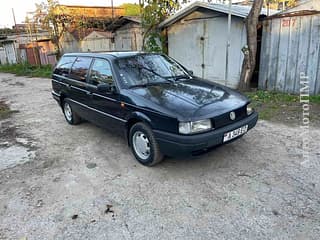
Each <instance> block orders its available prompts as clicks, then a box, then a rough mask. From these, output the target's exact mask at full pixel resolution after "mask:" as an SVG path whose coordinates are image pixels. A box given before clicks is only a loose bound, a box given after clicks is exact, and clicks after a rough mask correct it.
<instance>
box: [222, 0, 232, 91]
mask: <svg viewBox="0 0 320 240" xmlns="http://www.w3.org/2000/svg"><path fill="white" fill-rule="evenodd" d="M231 9H232V0H229V10H228V39H227V45H226V69H225V75H224V78H225V85H226V86H227V81H228V78H229V52H230V46H231V16H232V15H231Z"/></svg>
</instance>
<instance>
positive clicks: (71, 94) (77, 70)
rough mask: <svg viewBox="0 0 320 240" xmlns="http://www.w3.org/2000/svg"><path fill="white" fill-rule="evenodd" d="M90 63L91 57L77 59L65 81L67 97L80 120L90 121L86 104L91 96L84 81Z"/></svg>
mask: <svg viewBox="0 0 320 240" xmlns="http://www.w3.org/2000/svg"><path fill="white" fill-rule="evenodd" d="M91 62H92V58H91V57H77V59H76V60H75V62H74V63H73V65H72V67H71V70H70V74H69V76H68V78H66V80H65V83H66V84H67V88H68V95H67V96H68V98H70V101H71V104H72V106H73V107H74V109H75V110H76V112H77V113H78V114H79V115H80V116H81V117H82V118H85V119H88V120H90V111H89V109H88V104H89V102H90V97H91V96H90V93H89V91H88V90H87V82H86V80H87V78H88V72H89V68H90V65H91Z"/></svg>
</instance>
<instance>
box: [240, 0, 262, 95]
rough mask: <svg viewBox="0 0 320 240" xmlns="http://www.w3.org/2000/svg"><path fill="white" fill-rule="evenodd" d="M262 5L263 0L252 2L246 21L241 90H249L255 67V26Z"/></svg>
mask: <svg viewBox="0 0 320 240" xmlns="http://www.w3.org/2000/svg"><path fill="white" fill-rule="evenodd" d="M262 5H263V0H255V1H254V2H253V5H252V8H251V10H250V13H249V15H248V17H247V19H246V28H247V45H248V47H247V48H246V47H244V48H243V49H242V51H243V53H244V59H243V63H242V70H241V76H240V84H239V88H240V89H241V90H248V89H249V88H250V81H251V79H252V75H253V73H254V69H255V66H256V54H257V25H258V23H259V15H260V12H261V8H262Z"/></svg>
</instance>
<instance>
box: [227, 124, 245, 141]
mask: <svg viewBox="0 0 320 240" xmlns="http://www.w3.org/2000/svg"><path fill="white" fill-rule="evenodd" d="M247 131H248V125H245V126H243V127H240V128H237V129H235V130H233V131H231V132H227V133H225V134H224V135H223V142H227V141H230V140H231V139H234V138H236V137H238V136H240V135H242V134H245V133H246V132H247Z"/></svg>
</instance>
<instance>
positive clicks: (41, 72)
mask: <svg viewBox="0 0 320 240" xmlns="http://www.w3.org/2000/svg"><path fill="white" fill-rule="evenodd" d="M0 72H6V73H14V74H16V75H17V76H28V77H42V78H50V77H51V74H52V66H51V65H42V66H32V65H30V64H11V65H9V64H6V65H0Z"/></svg>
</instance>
